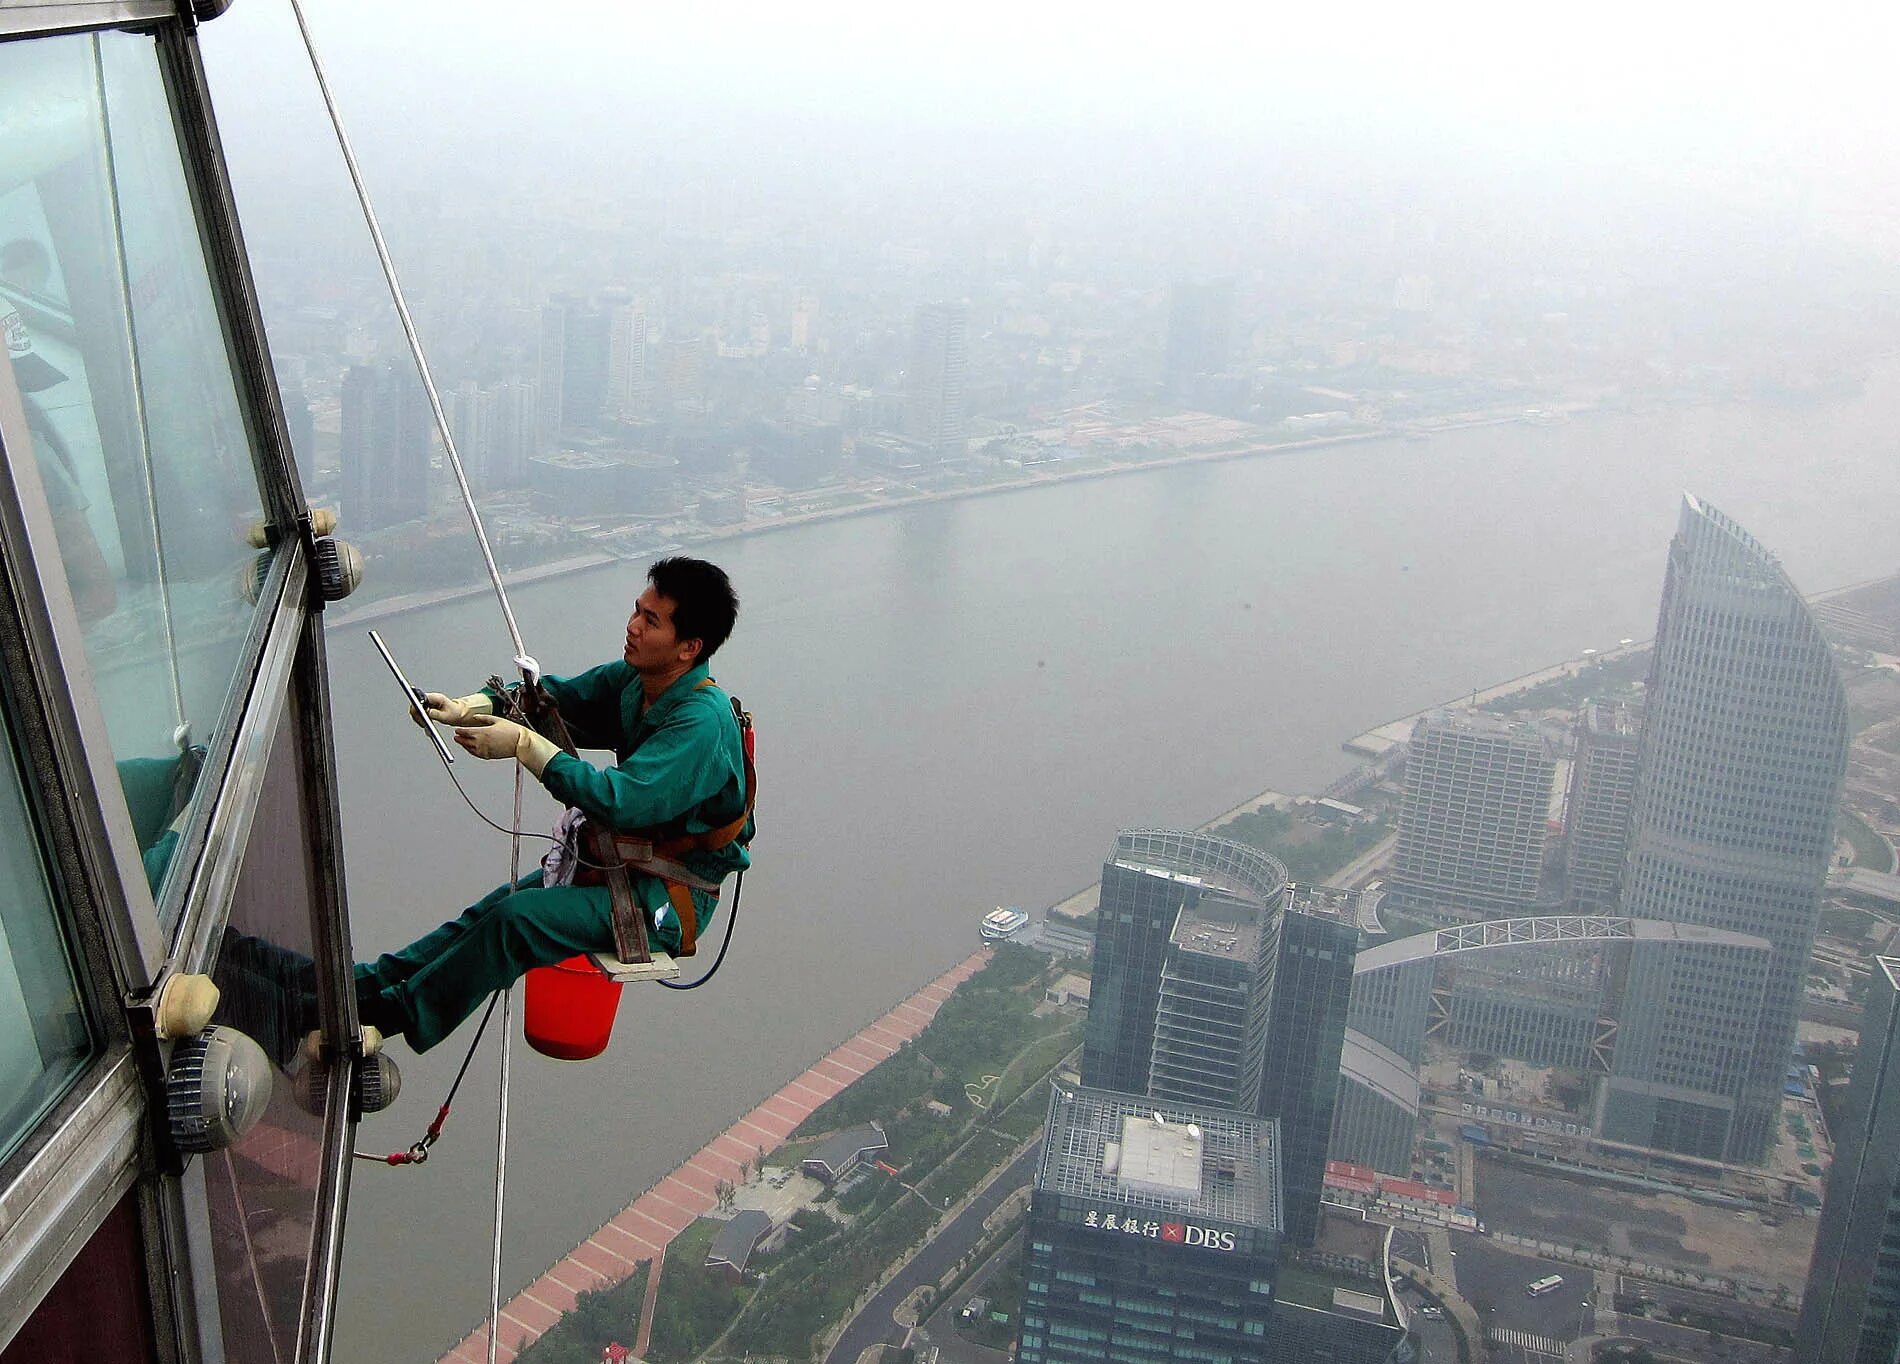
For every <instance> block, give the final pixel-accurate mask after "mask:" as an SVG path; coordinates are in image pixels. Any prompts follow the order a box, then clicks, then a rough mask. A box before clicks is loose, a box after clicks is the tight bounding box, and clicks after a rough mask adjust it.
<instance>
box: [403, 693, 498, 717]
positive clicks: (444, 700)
mask: <svg viewBox="0 0 1900 1364" xmlns="http://www.w3.org/2000/svg"><path fill="white" fill-rule="evenodd" d="M494 713H495V701H494V698H493V697H491V696H490V695H489V694H488V693H487V692H485V691H478V692H476V693H475V694H474V695H473V696H446V695H444V694H443V693H441V692H439V691H425V692H424V693H422V710H421V711H418V710H417V709H416V708H415V707H414V706H411V707H409V718H410V719H412V720H414V721H415V722H416V723H417V724H421V723H422V717H423V715H424V714H427V715H428V717H429V718H430V719H431V720H433V721H435V722H436V723H437V724H438V725H465V724H467V723H468V722H469V721H470V720H472V719H474V718H475V717H476V716H478V715H493V714H494Z"/></svg>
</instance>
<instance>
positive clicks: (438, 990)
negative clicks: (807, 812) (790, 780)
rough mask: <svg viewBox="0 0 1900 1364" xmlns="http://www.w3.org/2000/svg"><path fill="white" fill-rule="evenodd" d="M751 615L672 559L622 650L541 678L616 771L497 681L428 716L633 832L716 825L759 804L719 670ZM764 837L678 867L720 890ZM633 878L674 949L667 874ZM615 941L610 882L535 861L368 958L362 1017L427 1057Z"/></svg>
mask: <svg viewBox="0 0 1900 1364" xmlns="http://www.w3.org/2000/svg"><path fill="white" fill-rule="evenodd" d="M738 610H739V599H738V597H737V596H736V595H735V594H734V592H733V590H732V584H731V583H730V582H729V581H728V580H727V578H726V575H725V573H724V572H723V571H722V570H720V569H719V568H717V567H716V566H714V565H713V564H709V563H706V562H704V561H703V560H699V559H688V558H670V559H662V560H660V561H659V562H658V563H656V564H654V565H653V567H652V569H651V570H650V571H649V572H648V574H647V584H646V590H645V591H643V592H642V593H641V594H640V597H639V600H638V601H637V602H635V604H634V608H633V614H632V616H631V617H630V618H629V619H628V621H627V635H626V641H625V648H624V650H623V651H622V653H621V657H620V659H619V660H618V661H616V662H612V663H604V664H602V665H601V666H599V667H597V668H594V669H592V670H590V671H588V672H585V673H582V674H580V675H579V676H578V677H568V678H561V677H548V678H544V679H543V685H544V686H545V688H546V690H547V692H548V695H549V696H550V697H551V698H552V699H553V700H554V702H555V704H556V705H557V706H559V708H560V711H561V715H562V718H563V719H564V720H565V722H566V723H567V726H568V729H569V731H570V733H571V734H572V736H573V738H574V742H575V745H576V746H577V747H581V748H610V749H612V750H613V753H614V759H615V761H614V763H613V765H612V766H608V767H594V766H592V765H590V764H588V763H586V762H583V761H581V760H580V759H578V758H575V757H572V756H570V755H568V754H566V753H563V752H561V751H560V749H558V748H557V747H556V746H555V745H554V744H553V743H552V742H550V741H549V740H547V739H546V738H543V737H542V736H541V735H539V734H537V733H535V732H534V731H533V730H531V729H527V728H525V727H524V726H522V725H519V724H516V723H514V722H513V721H510V720H506V719H503V718H501V717H499V716H498V715H496V714H495V710H496V707H497V702H498V701H499V700H500V699H501V698H500V697H498V696H497V695H496V694H495V693H494V692H492V691H481V692H477V693H475V694H474V695H472V696H464V697H459V698H451V697H449V696H446V695H444V694H442V693H440V692H429V693H426V694H425V695H424V697H423V707H424V709H425V711H426V712H427V714H428V718H429V719H431V720H433V721H435V722H436V723H438V724H443V725H452V726H454V727H455V742H456V743H457V744H459V745H460V746H461V747H462V748H463V749H464V750H466V751H467V752H469V753H472V754H474V755H475V756H476V757H478V758H484V759H490V760H503V759H510V758H512V759H513V760H515V761H516V762H519V763H520V764H521V765H522V766H523V767H524V768H526V769H527V770H528V772H529V773H530V774H532V775H533V776H534V777H535V778H536V779H537V780H539V781H540V782H541V784H542V785H543V786H545V787H546V788H547V789H548V791H549V792H550V793H551V794H552V795H553V796H554V797H555V798H556V799H557V800H559V801H560V802H561V803H562V804H563V805H567V806H571V807H573V808H575V809H577V810H579V811H580V812H581V813H582V814H583V815H585V816H586V817H587V819H588V820H589V821H590V822H594V823H598V824H601V825H605V826H606V827H608V828H611V829H613V830H614V831H616V832H620V833H627V832H633V831H636V830H648V829H653V828H655V827H656V826H665V827H666V828H667V829H668V830H669V831H673V830H678V831H680V832H684V833H688V834H694V833H706V832H709V831H711V830H715V829H718V828H721V827H722V826H724V825H727V824H730V823H731V822H733V821H734V820H737V819H739V818H740V817H742V816H743V815H745V812H746V797H747V794H748V793H747V791H746V789H745V752H744V741H743V737H742V735H741V733H740V728H739V723H738V720H737V718H736V717H735V716H734V714H733V707H732V702H731V700H730V699H729V698H728V697H727V696H726V694H725V692H723V691H722V690H720V689H719V688H718V687H717V686H715V685H713V684H712V682H711V678H710V677H709V676H708V673H707V663H708V661H709V660H710V659H711V658H712V656H713V654H714V653H715V652H717V651H718V649H719V646H720V645H721V644H723V643H725V641H726V637H727V636H728V635H729V634H730V633H731V632H732V626H733V622H734V620H735V619H736V618H737V615H738ZM751 832H752V829H751V822H750V820H749V819H748V820H747V822H746V825H745V829H744V832H743V833H742V834H741V835H740V837H739V838H738V840H736V841H734V842H731V843H728V844H726V845H725V846H724V847H720V848H713V849H707V850H701V851H693V852H687V853H684V854H682V855H681V856H680V857H679V861H680V863H681V864H682V865H684V866H685V867H686V868H687V870H688V871H690V872H691V873H692V874H693V876H694V878H695V879H696V880H700V881H704V882H705V883H707V884H709V885H712V886H717V885H718V883H719V882H720V880H721V879H723V878H724V877H725V876H726V875H727V874H728V873H730V872H734V871H741V870H743V869H744V868H745V867H746V865H747V863H748V861H749V858H748V856H747V854H746V851H745V846H744V845H745V842H746V841H747V840H748V839H749V838H750V837H751ZM630 880H631V883H632V890H633V894H634V898H635V899H636V900H637V902H638V903H639V905H640V907H641V909H642V910H643V912H644V913H645V914H646V916H647V923H648V930H649V933H650V935H651V939H652V942H653V945H654V946H655V947H656V948H658V949H661V950H664V951H673V950H675V949H676V948H677V947H678V945H679V942H680V924H679V921H678V911H676V910H675V909H674V907H673V905H672V902H671V901H670V900H669V897H668V893H667V887H666V885H665V883H663V882H662V881H660V880H658V879H656V878H654V877H651V876H646V875H641V874H638V873H635V874H634V875H632V876H631V878H630ZM718 894H719V893H718V891H717V890H705V889H697V888H696V889H694V890H693V891H692V905H693V909H694V912H695V918H696V920H697V924H696V927H698V928H703V927H704V926H705V924H706V922H707V921H708V920H709V919H710V917H711V916H712V914H713V912H714V910H715V909H716V908H717V906H718ZM613 947H614V934H613V923H612V908H611V901H610V894H609V891H608V889H607V887H606V886H581V885H563V886H544V885H543V884H542V874H541V873H540V872H538V871H537V872H535V873H533V874H532V875H530V876H528V877H526V878H524V879H523V881H522V883H521V886H520V888H519V889H516V890H514V891H512V892H511V891H510V890H509V888H508V887H507V886H505V885H504V886H500V887H497V888H496V889H495V890H494V891H492V892H491V893H490V894H488V895H487V896H485V897H483V898H482V899H481V900H480V901H478V902H477V903H476V904H474V905H473V906H471V907H470V908H469V909H468V911H467V912H466V913H464V914H463V915H462V916H461V917H460V918H459V919H456V920H453V921H451V922H449V923H446V924H443V925H442V926H441V927H440V928H437V929H436V930H434V931H433V932H431V933H429V934H427V935H425V936H424V937H422V938H419V939H417V940H416V941H415V942H413V943H411V944H409V946H407V947H405V948H403V949H402V950H401V951H399V952H391V953H387V954H385V955H384V956H381V957H379V958H377V959H376V960H375V961H374V962H363V963H359V964H358V965H357V967H356V993H357V1003H358V1007H359V1010H360V1011H361V1015H362V1019H363V1022H365V1023H366V1024H369V1025H372V1026H374V1027H377V1028H380V1029H381V1030H382V1031H383V1033H384V1034H385V1035H394V1034H396V1033H401V1034H402V1035H403V1036H404V1037H406V1038H407V1039H408V1041H409V1045H410V1046H411V1047H413V1048H414V1049H415V1050H417V1051H427V1050H428V1049H429V1048H430V1047H433V1046H434V1045H435V1044H436V1043H437V1042H439V1041H441V1040H442V1039H443V1038H444V1037H446V1036H447V1035H448V1034H449V1033H450V1032H452V1031H453V1030H454V1029H455V1026H456V1025H457V1024H458V1023H460V1022H461V1021H462V1020H463V1019H464V1018H466V1017H468V1015H469V1014H470V1013H472V1012H473V1011H474V1010H475V1009H476V1008H477V1007H478V1006H479V1005H480V1004H481V1002H482V1001H483V1000H484V999H486V998H487V997H488V995H489V994H490V993H491V992H493V991H495V990H498V989H501V988H502V987H503V986H506V985H508V984H510V983H511V982H513V981H514V980H516V979H517V978H519V977H520V976H521V975H522V974H523V973H524V972H526V971H527V970H528V969H529V968H530V967H534V966H546V965H550V964H552V963H554V962H558V961H562V960H564V959H566V958H568V957H571V956H574V955H576V954H578V953H583V952H611V951H612V950H613Z"/></svg>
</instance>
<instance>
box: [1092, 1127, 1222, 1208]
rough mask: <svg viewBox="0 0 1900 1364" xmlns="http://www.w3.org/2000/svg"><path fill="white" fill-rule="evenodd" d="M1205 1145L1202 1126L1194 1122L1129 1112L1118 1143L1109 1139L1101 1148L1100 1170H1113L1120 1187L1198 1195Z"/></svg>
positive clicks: (1186, 1196)
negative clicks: (1174, 1121) (1202, 1153)
mask: <svg viewBox="0 0 1900 1364" xmlns="http://www.w3.org/2000/svg"><path fill="white" fill-rule="evenodd" d="M1204 1145H1206V1142H1205V1139H1204V1138H1203V1137H1202V1136H1201V1129H1200V1128H1199V1127H1197V1126H1195V1125H1194V1124H1193V1123H1171V1122H1169V1121H1168V1120H1167V1119H1166V1118H1164V1117H1162V1116H1161V1115H1160V1114H1159V1113H1151V1114H1149V1115H1148V1116H1147V1117H1143V1116H1142V1115H1140V1114H1139V1113H1130V1114H1128V1115H1127V1116H1126V1117H1124V1118H1123V1119H1122V1139H1121V1142H1120V1144H1119V1145H1117V1143H1115V1142H1110V1143H1108V1145H1107V1146H1105V1147H1104V1148H1103V1151H1102V1167H1103V1173H1105V1174H1106V1173H1113V1174H1114V1175H1115V1177H1116V1182H1117V1183H1119V1184H1120V1185H1121V1187H1122V1189H1123V1190H1130V1189H1133V1190H1137V1191H1139V1192H1143V1193H1153V1194H1159V1195H1160V1196H1162V1197H1164V1198H1182V1199H1190V1200H1191V1199H1195V1198H1199V1197H1200V1196H1201V1148H1202V1147H1203V1146H1204Z"/></svg>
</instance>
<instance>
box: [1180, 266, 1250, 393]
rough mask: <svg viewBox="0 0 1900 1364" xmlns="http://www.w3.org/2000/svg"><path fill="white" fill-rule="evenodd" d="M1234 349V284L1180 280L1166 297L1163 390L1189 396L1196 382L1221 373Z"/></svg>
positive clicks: (1223, 281)
mask: <svg viewBox="0 0 1900 1364" xmlns="http://www.w3.org/2000/svg"><path fill="white" fill-rule="evenodd" d="M1233 349H1234V282H1233V281H1232V280H1231V279H1216V280H1203V281H1193V282H1191V281H1182V282H1179V283H1177V284H1176V285H1175V286H1174V288H1173V290H1172V291H1171V293H1170V294H1169V296H1168V348H1167V372H1166V375H1165V376H1164V377H1165V380H1166V384H1167V389H1168V392H1169V394H1170V395H1171V396H1173V397H1177V398H1184V397H1188V396H1190V392H1191V390H1192V389H1193V387H1194V381H1195V380H1196V379H1200V378H1204V377H1206V376H1208V375H1212V374H1220V373H1222V372H1223V371H1225V370H1226V369H1227V367H1228V365H1229V364H1230V363H1231V361H1232V358H1233Z"/></svg>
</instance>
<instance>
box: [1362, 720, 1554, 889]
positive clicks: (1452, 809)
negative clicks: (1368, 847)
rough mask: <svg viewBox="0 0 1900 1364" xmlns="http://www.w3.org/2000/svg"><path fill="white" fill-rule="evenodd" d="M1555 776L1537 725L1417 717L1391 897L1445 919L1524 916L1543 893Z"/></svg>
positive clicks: (1408, 752) (1390, 879)
mask: <svg viewBox="0 0 1900 1364" xmlns="http://www.w3.org/2000/svg"><path fill="white" fill-rule="evenodd" d="M1556 770H1557V765H1556V762H1555V760H1554V759H1553V758H1552V757H1551V752H1550V745H1549V744H1548V743H1546V742H1545V740H1544V736H1543V735H1542V734H1541V733H1539V732H1538V730H1537V728H1536V726H1534V725H1527V724H1514V723H1511V722H1509V721H1505V720H1502V719H1499V718H1498V717H1496V716H1492V715H1484V714H1480V713H1472V712H1461V713H1457V714H1453V713H1449V712H1439V713H1437V714H1433V715H1428V716H1426V717H1425V718H1423V719H1422V720H1420V721H1419V722H1418V724H1417V725H1415V726H1414V727H1413V729H1412V741H1411V744H1410V746H1409V748H1408V749H1407V750H1406V757H1405V795H1404V798H1403V800H1402V801H1401V802H1400V805H1399V840H1398V847H1397V850H1396V851H1395V853H1394V856H1393V861H1392V873H1391V875H1390V876H1389V877H1387V879H1386V893H1387V894H1388V895H1389V896H1392V897H1394V898H1395V903H1403V904H1406V905H1408V906H1411V907H1414V908H1421V909H1426V910H1430V911H1433V912H1436V913H1438V914H1440V915H1443V916H1445V917H1448V918H1464V919H1480V918H1492V917H1504V916H1508V915H1511V914H1515V913H1522V912H1524V911H1525V910H1528V909H1529V908H1530V907H1531V906H1532V905H1534V904H1536V903H1537V900H1538V895H1539V891H1540V889H1541V887H1542V882H1543V868H1544V840H1545V838H1546V834H1547V830H1548V827H1549V822H1550V798H1551V782H1552V779H1553V777H1554V776H1555V774H1556Z"/></svg>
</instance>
